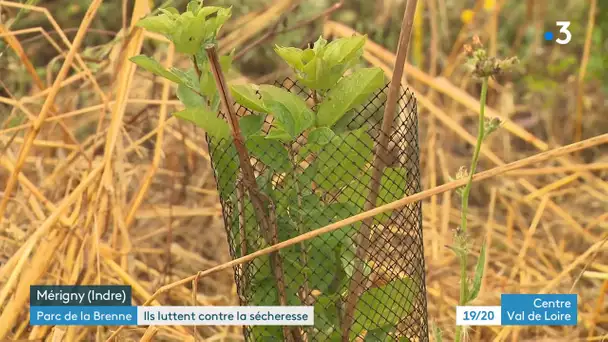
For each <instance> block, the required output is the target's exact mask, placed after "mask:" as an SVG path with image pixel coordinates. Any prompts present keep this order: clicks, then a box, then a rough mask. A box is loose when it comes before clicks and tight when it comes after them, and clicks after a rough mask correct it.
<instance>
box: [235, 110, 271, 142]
mask: <svg viewBox="0 0 608 342" xmlns="http://www.w3.org/2000/svg"><path fill="white" fill-rule="evenodd" d="M264 119H266V115H259V114H250V115H245V116H243V117H241V118H240V119H239V127H241V134H243V137H245V138H247V137H249V136H251V135H256V134H258V133H260V132H261V131H262V127H263V126H264Z"/></svg>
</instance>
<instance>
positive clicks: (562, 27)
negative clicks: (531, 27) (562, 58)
mask: <svg viewBox="0 0 608 342" xmlns="http://www.w3.org/2000/svg"><path fill="white" fill-rule="evenodd" d="M555 25H556V26H557V27H559V33H560V37H557V38H555V34H554V33H553V32H551V31H547V32H545V40H548V41H551V40H555V42H556V43H557V44H561V45H564V44H568V43H569V42H570V40H571V39H572V33H570V30H568V27H570V22H569V21H556V22H555Z"/></svg>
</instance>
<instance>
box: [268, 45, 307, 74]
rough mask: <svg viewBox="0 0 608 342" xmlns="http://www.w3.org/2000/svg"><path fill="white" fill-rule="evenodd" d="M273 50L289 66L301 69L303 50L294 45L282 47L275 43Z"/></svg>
mask: <svg viewBox="0 0 608 342" xmlns="http://www.w3.org/2000/svg"><path fill="white" fill-rule="evenodd" d="M274 51H275V52H276V53H277V54H278V55H279V57H281V58H282V59H283V60H284V61H285V62H286V63H287V64H288V65H289V66H290V67H292V68H294V69H296V70H302V68H303V67H304V63H303V62H302V54H303V51H302V50H301V49H298V48H295V47H283V46H279V45H275V47H274Z"/></svg>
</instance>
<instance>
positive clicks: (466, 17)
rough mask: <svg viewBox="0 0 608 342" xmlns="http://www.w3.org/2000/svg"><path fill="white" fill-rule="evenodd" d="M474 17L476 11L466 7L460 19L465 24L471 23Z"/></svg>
mask: <svg viewBox="0 0 608 342" xmlns="http://www.w3.org/2000/svg"><path fill="white" fill-rule="evenodd" d="M474 17H475V12H473V10H471V9H465V10H464V11H462V12H461V13H460V20H461V21H462V23H463V24H465V25H466V24H469V23H471V22H472V21H473V18H474Z"/></svg>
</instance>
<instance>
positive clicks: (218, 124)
mask: <svg viewBox="0 0 608 342" xmlns="http://www.w3.org/2000/svg"><path fill="white" fill-rule="evenodd" d="M173 115H175V116H176V117H178V118H181V119H184V120H188V121H190V122H193V123H194V124H195V125H197V126H198V127H200V128H202V129H204V130H205V132H206V133H207V134H208V135H209V136H211V137H213V138H216V139H225V138H228V137H229V136H230V127H229V126H228V123H226V121H224V120H222V119H220V118H218V117H217V116H216V114H215V113H214V112H212V111H210V110H208V109H207V108H205V107H203V106H199V107H190V108H186V109H184V110H182V111H181V112H177V113H174V114H173Z"/></svg>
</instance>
